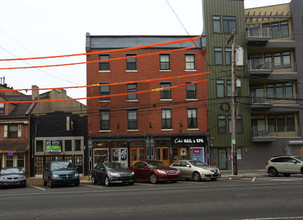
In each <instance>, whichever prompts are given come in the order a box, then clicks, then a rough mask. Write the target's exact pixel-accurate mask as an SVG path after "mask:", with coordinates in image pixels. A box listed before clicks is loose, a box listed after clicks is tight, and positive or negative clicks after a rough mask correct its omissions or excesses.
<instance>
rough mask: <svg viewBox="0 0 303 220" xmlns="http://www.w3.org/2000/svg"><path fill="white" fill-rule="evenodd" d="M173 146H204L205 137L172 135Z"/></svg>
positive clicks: (205, 143)
mask: <svg viewBox="0 0 303 220" xmlns="http://www.w3.org/2000/svg"><path fill="white" fill-rule="evenodd" d="M171 143H172V145H173V146H181V145H182V146H204V145H207V137H206V136H205V137H201V136H188V137H172V138H171Z"/></svg>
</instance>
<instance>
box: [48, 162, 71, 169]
mask: <svg viewBox="0 0 303 220" xmlns="http://www.w3.org/2000/svg"><path fill="white" fill-rule="evenodd" d="M51 169H52V170H61V169H74V166H73V164H72V163H71V162H69V161H60V162H53V163H52V166H51Z"/></svg>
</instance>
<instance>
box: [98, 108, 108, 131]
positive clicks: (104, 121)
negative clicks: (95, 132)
mask: <svg viewBox="0 0 303 220" xmlns="http://www.w3.org/2000/svg"><path fill="white" fill-rule="evenodd" d="M100 130H110V110H100Z"/></svg>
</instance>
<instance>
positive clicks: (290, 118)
mask: <svg viewBox="0 0 303 220" xmlns="http://www.w3.org/2000/svg"><path fill="white" fill-rule="evenodd" d="M286 124H287V131H295V130H296V128H295V117H294V114H287V115H286Z"/></svg>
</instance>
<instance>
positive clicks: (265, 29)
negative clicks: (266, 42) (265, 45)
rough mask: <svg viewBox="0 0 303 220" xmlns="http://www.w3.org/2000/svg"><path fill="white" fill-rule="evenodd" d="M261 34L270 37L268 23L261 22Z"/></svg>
mask: <svg viewBox="0 0 303 220" xmlns="http://www.w3.org/2000/svg"><path fill="white" fill-rule="evenodd" d="M262 36H263V37H270V23H264V24H262Z"/></svg>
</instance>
